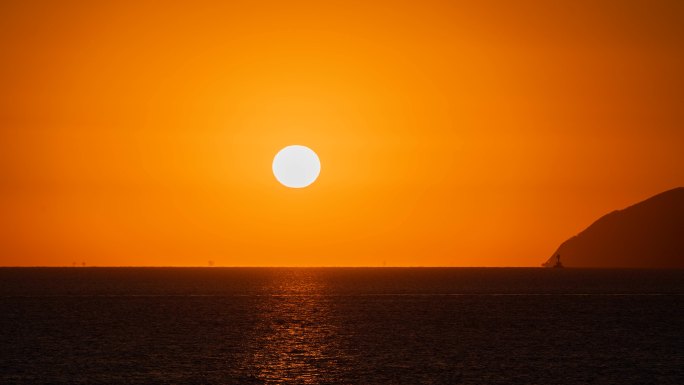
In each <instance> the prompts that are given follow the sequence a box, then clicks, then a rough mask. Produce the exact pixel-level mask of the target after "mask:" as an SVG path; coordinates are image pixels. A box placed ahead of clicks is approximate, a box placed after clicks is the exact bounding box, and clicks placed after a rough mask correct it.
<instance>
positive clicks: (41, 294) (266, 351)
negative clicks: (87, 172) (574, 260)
mask: <svg viewBox="0 0 684 385" xmlns="http://www.w3.org/2000/svg"><path fill="white" fill-rule="evenodd" d="M118 383H121V384H684V270H636V269H624V270H613V269H571V268H566V269H544V268H218V267H214V268H95V267H93V268H81V267H78V268H1V269H0V384H118Z"/></svg>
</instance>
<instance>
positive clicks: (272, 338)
mask: <svg viewBox="0 0 684 385" xmlns="http://www.w3.org/2000/svg"><path fill="white" fill-rule="evenodd" d="M265 290H266V291H268V292H270V293H272V294H271V295H268V296H265V297H262V298H263V299H264V300H263V302H261V303H260V305H259V307H260V309H259V311H260V316H259V317H258V318H257V319H260V320H262V321H261V322H259V324H258V325H256V326H255V327H256V330H255V332H256V334H255V338H254V345H255V346H253V347H252V349H250V351H252V352H253V353H252V354H251V356H250V357H247V359H248V360H249V361H250V362H249V364H250V366H252V367H254V368H255V369H256V370H255V372H256V374H255V377H256V378H255V379H256V380H259V381H264V382H267V383H285V382H287V383H303V384H318V383H330V382H331V381H334V380H335V379H336V378H339V377H338V376H339V374H340V369H341V368H340V365H339V362H340V361H341V360H344V359H345V356H346V354H345V353H344V349H342V348H341V347H340V346H339V344H340V341H339V335H338V331H339V327H338V326H337V322H336V321H337V320H336V317H334V316H333V315H332V312H331V308H330V301H331V298H330V297H329V296H326V295H325V294H326V285H325V282H323V281H322V280H321V277H320V275H316V274H312V273H311V272H310V271H306V270H291V271H289V272H288V273H287V274H279V275H277V276H274V281H272V283H271V287H269V288H265Z"/></svg>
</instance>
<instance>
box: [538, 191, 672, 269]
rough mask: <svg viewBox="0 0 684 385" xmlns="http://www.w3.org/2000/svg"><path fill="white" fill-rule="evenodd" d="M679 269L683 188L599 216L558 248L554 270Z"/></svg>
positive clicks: (552, 263)
mask: <svg viewBox="0 0 684 385" xmlns="http://www.w3.org/2000/svg"><path fill="white" fill-rule="evenodd" d="M559 255H562V256H563V265H564V266H565V267H630V268H684V187H678V188H675V189H672V190H668V191H665V192H663V193H660V194H658V195H655V196H653V197H651V198H649V199H646V200H645V201H643V202H639V203H637V204H635V205H633V206H630V207H627V208H625V209H623V210H616V211H613V212H612V213H610V214H607V215H604V216H603V217H601V218H599V220H597V221H596V222H594V223H593V224H592V225H591V226H589V227H587V228H586V229H585V230H584V231H582V232H581V233H579V234H577V235H576V236H574V237H572V238H570V239H568V240H567V241H565V242H563V243H562V244H561V245H560V247H559V248H558V250H556V251H555V252H554V253H553V254H552V256H551V257H550V258H549V259H548V260H547V261H546V262H545V263H543V264H542V266H545V267H554V266H556V265H557V263H560V259H558V258H557V256H559Z"/></svg>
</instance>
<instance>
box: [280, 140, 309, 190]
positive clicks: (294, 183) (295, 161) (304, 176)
mask: <svg viewBox="0 0 684 385" xmlns="http://www.w3.org/2000/svg"><path fill="white" fill-rule="evenodd" d="M320 173H321V161H320V160H319V159H318V155H316V153H315V152H313V150H312V149H310V148H308V147H306V146H300V145H293V146H287V147H285V148H283V149H282V150H280V151H278V153H277V154H276V156H275V158H273V175H275V177H276V179H277V180H278V182H280V183H281V184H282V185H283V186H286V187H290V188H303V187H306V186H308V185H310V184H311V183H313V182H315V181H316V179H317V178H318V174H320Z"/></svg>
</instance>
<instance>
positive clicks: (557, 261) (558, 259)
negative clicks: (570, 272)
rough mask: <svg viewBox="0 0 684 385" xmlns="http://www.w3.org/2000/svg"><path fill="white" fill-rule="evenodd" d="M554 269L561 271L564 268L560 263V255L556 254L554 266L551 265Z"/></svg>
mask: <svg viewBox="0 0 684 385" xmlns="http://www.w3.org/2000/svg"><path fill="white" fill-rule="evenodd" d="M553 267H554V268H555V269H562V268H563V267H564V266H563V264H562V263H561V261H560V254H556V264H555V265H553Z"/></svg>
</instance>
